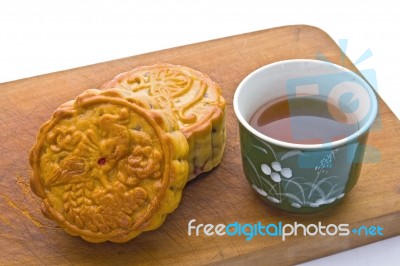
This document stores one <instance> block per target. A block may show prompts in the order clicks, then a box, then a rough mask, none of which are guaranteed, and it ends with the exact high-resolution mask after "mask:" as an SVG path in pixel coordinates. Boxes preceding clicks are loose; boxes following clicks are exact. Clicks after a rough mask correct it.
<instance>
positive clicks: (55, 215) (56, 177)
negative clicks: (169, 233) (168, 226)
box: [30, 89, 188, 242]
mask: <svg viewBox="0 0 400 266" xmlns="http://www.w3.org/2000/svg"><path fill="white" fill-rule="evenodd" d="M132 95H133V93H131V92H129V91H127V90H119V89H111V90H103V91H101V90H95V89H93V90H88V91H86V92H84V93H83V94H81V95H79V96H78V97H77V98H76V99H75V100H74V101H70V102H67V103H65V104H63V105H61V106H60V107H59V108H58V109H57V110H56V111H55V112H54V113H53V115H52V117H51V119H50V120H49V121H47V122H46V123H44V124H43V125H42V127H41V128H40V131H39V133H38V136H37V141H36V144H35V145H34V147H33V148H32V150H31V153H30V165H31V168H32V176H31V188H32V190H33V192H34V193H35V194H36V195H38V196H39V197H41V198H42V203H43V204H42V212H43V213H44V214H45V216H47V217H48V218H50V219H52V220H55V221H56V222H57V223H58V224H59V225H60V226H61V227H62V228H63V229H64V230H65V231H66V232H67V233H69V234H71V235H74V236H81V237H82V238H83V239H85V240H87V241H89V242H103V241H107V240H108V241H112V242H126V241H128V240H130V239H132V238H133V237H135V236H137V235H139V234H140V233H142V232H145V231H149V230H153V229H156V228H158V227H159V226H160V225H161V224H162V223H163V221H164V220H165V218H166V215H167V214H168V213H171V212H172V211H174V210H175V208H176V207H177V206H178V204H179V201H180V198H181V193H182V189H183V187H184V186H185V184H186V182H187V177H188V162H187V156H188V144H187V141H186V139H185V136H184V135H183V134H182V133H181V132H180V130H179V125H178V123H177V121H176V118H175V117H174V116H173V115H171V114H170V112H166V111H164V110H162V109H161V108H159V106H158V104H157V103H156V102H153V100H152V99H150V98H149V97H147V98H146V96H145V95H134V96H132Z"/></svg>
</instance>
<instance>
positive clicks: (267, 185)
mask: <svg viewBox="0 0 400 266" xmlns="http://www.w3.org/2000/svg"><path fill="white" fill-rule="evenodd" d="M261 142H262V143H263V144H264V146H265V147H267V148H264V147H263V146H259V145H252V146H253V147H254V148H255V149H256V150H258V151H261V152H262V153H263V154H265V155H267V154H272V156H273V158H274V160H273V161H272V162H270V163H269V162H268V161H267V162H264V163H261V164H260V165H259V166H256V165H255V164H254V163H253V162H252V161H251V160H250V157H249V156H247V155H246V156H245V158H246V160H247V162H248V164H249V166H250V167H251V170H252V178H251V179H252V181H251V182H252V188H253V189H254V190H255V191H256V192H257V193H258V194H259V195H261V196H262V197H265V198H266V199H267V200H269V201H270V202H272V203H275V204H282V203H283V202H284V201H287V202H289V203H290V205H291V206H292V207H293V208H302V207H311V208H317V207H319V206H322V205H325V204H331V203H333V202H334V201H336V200H338V199H341V198H342V197H343V196H344V194H345V193H344V185H342V186H338V185H334V182H333V183H332V182H331V181H333V180H337V179H338V177H337V176H334V175H329V171H328V169H329V168H327V166H329V165H331V163H332V161H333V160H335V154H336V153H337V151H338V150H337V149H335V150H332V151H331V152H330V153H328V154H327V155H326V156H324V158H322V159H321V161H320V162H319V163H318V165H317V166H315V168H314V173H315V176H314V178H313V180H312V179H311V180H310V179H306V178H304V177H300V176H298V175H296V173H295V171H293V170H292V169H291V168H290V167H286V165H285V164H286V163H287V161H286V160H287V159H288V158H291V157H293V158H296V157H297V158H299V156H305V155H304V154H303V152H301V151H299V150H291V151H288V152H286V153H285V154H283V155H282V156H279V159H278V156H277V154H276V153H275V151H274V149H273V148H272V147H271V146H270V145H269V144H268V143H266V142H264V141H261ZM324 185H325V186H326V185H330V186H331V189H330V191H328V193H324V192H323V190H322V189H321V186H324ZM288 188H290V189H289V190H288ZM289 191H290V192H289ZM316 197H317V198H316Z"/></svg>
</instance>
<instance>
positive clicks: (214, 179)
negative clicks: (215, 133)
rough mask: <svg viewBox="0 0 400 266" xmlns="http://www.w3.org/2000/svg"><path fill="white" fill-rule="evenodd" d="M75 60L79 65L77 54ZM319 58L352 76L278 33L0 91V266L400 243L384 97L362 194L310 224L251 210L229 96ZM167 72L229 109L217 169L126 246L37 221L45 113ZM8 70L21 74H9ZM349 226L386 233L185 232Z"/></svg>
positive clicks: (321, 52)
mask: <svg viewBox="0 0 400 266" xmlns="http://www.w3.org/2000/svg"><path fill="white" fill-rule="evenodd" d="M77 56H79V55H77ZM292 58H312V59H325V60H329V61H331V62H334V63H336V64H341V65H344V66H346V67H348V68H351V69H353V70H355V67H354V66H353V65H352V63H351V62H350V61H349V60H348V59H347V58H346V57H345V56H344V55H343V54H342V53H341V51H340V50H339V48H338V47H337V45H336V44H335V42H334V41H333V40H332V39H331V38H330V37H329V36H328V35H327V34H326V33H324V32H323V31H321V30H320V29H318V28H314V27H310V26H286V27H280V28H274V29H269V30H263V31H258V32H253V33H248V34H243V35H238V36H233V37H228V38H222V39H218V40H213V41H207V42H203V43H198V44H193V45H188V46H183V47H177V48H173V49H168V50H163V51H158V52H154V53H149V54H144V55H139V56H133V57H129V58H123V59H118V60H115V61H110V62H105V63H100V64H95V65H90V66H86V67H81V68H76V69H71V70H66V71H61V72H57V73H52V74H47V75H42V76H38V77H33V78H28V79H23V80H18V81H14V82H9V83H3V84H0V95H1V97H0V101H1V102H0V136H1V142H0V151H1V153H0V155H1V159H0V171H1V176H0V249H1V251H0V254H1V255H0V264H1V265H3V264H11V263H16V264H17V263H24V264H49V265H53V264H74V265H75V264H100V263H101V264H106V265H107V264H108V265H126V264H140V265H147V264H148V265H154V264H156V265H157V264H166V265H172V264H177V265H189V264H208V263H215V264H217V263H218V264H237V265H241V264H243V263H245V262H246V263H251V264H254V263H257V264H269V263H271V264H280V265H285V264H293V263H299V262H303V261H307V260H311V259H315V258H318V257H322V256H326V255H329V254H332V253H336V252H339V251H343V250H347V249H350V248H354V247H357V246H361V245H364V244H367V243H371V242H375V241H378V240H381V239H384V238H388V237H391V236H395V235H399V233H400V179H399V171H400V138H399V133H400V123H399V120H398V119H397V118H396V117H395V116H394V115H393V113H392V112H391V111H390V110H389V108H388V107H387V105H386V104H385V103H384V102H383V101H382V100H381V99H380V100H379V103H380V113H379V117H378V119H377V121H376V123H375V124H374V129H373V130H372V132H371V133H370V137H369V141H368V145H369V147H370V148H369V149H368V150H367V153H366V158H367V159H368V162H369V163H366V164H365V165H364V166H363V169H362V173H361V177H360V180H359V182H358V184H357V185H356V186H355V188H354V189H353V190H352V191H351V192H350V193H349V194H348V195H347V196H346V198H345V200H344V201H343V202H342V203H341V204H340V205H338V206H337V207H335V208H334V209H332V210H330V211H327V212H324V213H320V214H314V215H294V214H288V213H283V212H280V211H277V210H275V209H273V208H271V207H268V206H266V205H265V204H264V203H263V202H262V201H261V200H259V199H258V198H257V197H256V195H255V193H254V192H253V191H252V189H251V187H250V186H249V184H248V183H247V181H246V180H245V177H244V174H243V172H242V168H241V159H240V150H239V136H238V123H237V120H236V118H235V116H234V112H233V108H232V97H233V93H234V91H235V88H236V87H237V85H238V84H239V82H240V81H241V80H242V79H243V78H244V77H245V76H246V75H247V74H248V73H250V72H251V71H252V70H254V69H256V68H258V67H260V66H263V65H265V64H269V63H272V62H275V61H278V60H284V59H292ZM158 62H168V63H173V64H182V65H186V66H189V67H191V68H194V69H197V70H200V71H202V72H204V73H207V74H208V75H210V76H211V78H212V79H213V80H215V81H216V82H218V83H219V84H220V85H221V87H222V88H223V95H224V97H225V99H226V101H227V103H228V113H227V134H228V140H227V145H226V150H225V155H224V158H223V162H222V163H221V165H220V166H219V167H217V168H216V169H214V170H213V171H211V172H210V173H207V174H204V175H202V176H201V177H199V178H197V179H196V180H194V181H192V182H190V183H189V184H188V185H187V186H186V188H185V191H184V195H183V198H182V202H181V204H180V206H179V207H178V209H177V210H176V211H175V212H174V213H173V214H171V215H170V216H168V218H167V220H166V222H165V223H164V225H162V227H161V228H160V229H158V230H156V231H153V232H148V233H145V234H142V235H140V236H139V237H137V238H135V239H133V240H132V241H130V242H128V243H125V244H115V243H101V244H90V243H87V242H85V241H83V240H81V239H80V238H77V237H71V236H69V235H67V234H66V233H64V232H63V230H61V229H60V228H59V227H58V226H57V225H56V224H55V223H54V222H52V221H50V220H47V219H46V218H44V217H43V216H42V214H41V212H40V201H39V199H38V198H37V197H36V196H35V195H33V194H32V193H31V191H30V188H29V175H30V173H29V171H30V170H29V165H28V152H29V150H30V148H31V146H32V145H33V143H34V141H35V137H36V134H37V130H38V128H39V126H40V125H41V124H42V123H43V122H44V121H46V120H47V119H49V117H50V116H51V114H52V112H53V110H54V109H55V108H57V107H58V106H59V105H60V104H62V103H63V102H65V101H68V100H71V99H74V98H75V97H76V96H77V95H78V94H79V93H81V92H83V91H84V90H86V89H89V88H96V87H100V86H101V85H102V84H103V83H104V82H106V81H108V80H110V79H111V78H112V77H114V76H115V75H116V74H118V73H120V72H123V71H127V70H130V69H132V68H134V67H136V66H140V65H148V64H154V63H158ZM15 71H18V70H17V69H16V70H15ZM191 219H196V223H195V224H199V223H203V224H205V223H212V224H214V225H216V224H219V223H223V224H229V223H233V222H235V221H238V222H239V223H242V224H243V223H251V224H254V223H257V222H259V221H260V222H261V223H263V224H268V223H278V222H282V223H283V224H286V223H290V224H293V223H294V222H295V221H297V222H298V223H303V224H310V223H315V224H317V223H318V222H319V221H320V222H322V223H323V224H331V223H334V224H340V223H347V224H349V225H350V228H353V227H358V226H361V225H365V226H372V225H376V226H377V225H379V226H381V227H383V228H384V229H383V234H384V235H383V236H375V237H374V236H368V237H367V236H357V235H355V234H350V236H347V237H339V236H334V237H323V236H315V237H311V236H297V237H289V238H287V239H286V241H282V240H281V238H279V237H262V236H256V237H254V238H253V239H252V240H251V241H246V240H245V237H243V236H235V237H230V236H226V235H225V236H205V235H204V234H202V235H201V236H193V235H192V236H188V222H189V221H190V220H191Z"/></svg>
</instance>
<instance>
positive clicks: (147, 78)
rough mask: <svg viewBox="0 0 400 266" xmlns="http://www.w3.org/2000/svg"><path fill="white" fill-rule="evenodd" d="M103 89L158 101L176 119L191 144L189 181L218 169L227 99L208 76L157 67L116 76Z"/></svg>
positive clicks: (164, 65) (168, 66)
mask: <svg viewBox="0 0 400 266" xmlns="http://www.w3.org/2000/svg"><path fill="white" fill-rule="evenodd" d="M102 88H103V89H109V88H121V89H126V90H129V91H132V92H134V93H145V94H147V95H149V96H150V97H152V98H155V99H156V100H157V102H158V103H159V104H160V106H161V108H163V109H170V110H172V112H173V113H174V115H175V116H176V117H177V119H178V122H179V126H180V129H181V131H182V133H183V134H184V135H185V137H186V139H187V141H188V143H189V158H188V162H189V180H191V179H193V178H194V177H196V176H197V175H198V174H200V173H203V172H207V171H209V170H211V169H212V168H213V167H215V166H217V165H218V164H219V163H220V162H221V159H222V155H223V152H224V148H225V142H226V132H225V108H226V104H225V100H224V98H223V97H222V95H221V88H220V87H219V86H218V85H217V84H216V83H215V82H213V81H212V80H211V79H210V78H209V77H208V76H207V75H205V74H203V73H201V72H199V71H196V70H193V69H191V68H188V67H184V66H179V65H171V64H157V65H152V66H143V67H138V68H135V69H133V70H131V71H129V72H125V73H122V74H119V75H118V76H116V77H115V78H114V79H113V80H111V81H109V82H107V83H106V84H104V85H103V87H102Z"/></svg>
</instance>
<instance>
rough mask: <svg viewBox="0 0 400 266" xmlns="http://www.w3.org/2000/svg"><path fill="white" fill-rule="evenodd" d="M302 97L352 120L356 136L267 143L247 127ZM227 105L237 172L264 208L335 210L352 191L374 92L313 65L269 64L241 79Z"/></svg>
mask: <svg viewBox="0 0 400 266" xmlns="http://www.w3.org/2000/svg"><path fill="white" fill-rule="evenodd" d="M304 96H318V97H320V98H321V99H325V100H326V101H327V102H328V101H329V102H330V104H332V103H333V104H335V105H336V106H337V108H339V109H340V110H343V113H344V114H348V115H352V116H353V117H355V120H356V121H355V122H356V123H358V130H356V131H355V132H354V133H353V134H351V135H349V136H346V137H342V138H340V139H336V140H332V141H327V142H323V143H319V144H302V143H295V142H293V143H290V142H285V141H281V140H278V139H276V138H271V137H269V136H267V135H264V134H262V133H261V132H259V131H257V130H255V129H254V128H253V127H252V126H251V125H250V123H249V121H250V119H251V118H252V116H253V115H254V113H255V112H256V111H257V110H258V109H259V108H260V107H262V106H263V105H265V104H266V103H268V102H271V101H273V100H276V99H278V98H280V97H291V98H293V97H304ZM233 104H234V110H235V113H236V116H237V118H238V120H239V131H240V145H241V155H242V163H243V171H244V174H245V176H246V178H247V180H248V181H249V183H250V185H251V186H252V187H253V189H254V190H255V192H256V193H257V194H258V195H259V196H260V197H261V198H262V199H263V200H264V201H265V202H266V203H268V204H269V205H272V206H274V207H277V208H279V209H282V210H285V211H289V212H295V213H312V212H317V211H321V210H324V209H327V208H329V207H331V206H334V205H336V204H337V203H338V202H340V201H341V200H342V199H343V197H344V196H345V195H346V194H347V193H348V192H349V191H350V190H351V189H352V188H353V187H354V185H355V184H356V182H357V180H358V178H359V175H360V170H361V165H362V160H363V156H364V152H365V147H366V141H367V137H368V133H369V130H370V127H371V125H372V123H373V122H374V120H375V117H376V115H377V112H378V103H377V99H376V95H375V93H374V90H373V89H372V88H371V86H370V85H369V84H368V83H367V82H366V81H365V80H364V79H363V78H361V77H360V76H358V75H357V74H356V73H354V72H352V71H350V70H348V69H346V68H344V67H342V66H339V65H335V64H332V63H329V62H324V61H318V60H307V59H295V60H286V61H280V62H276V63H272V64H269V65H266V66H263V67H261V68H259V69H257V70H255V71H254V72H252V73H250V74H249V75H248V76H247V77H246V78H245V79H243V81H242V82H241V83H240V84H239V86H238V88H237V90H236V92H235V95H234V100H233ZM349 110H350V111H349ZM293 134H295V132H293Z"/></svg>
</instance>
